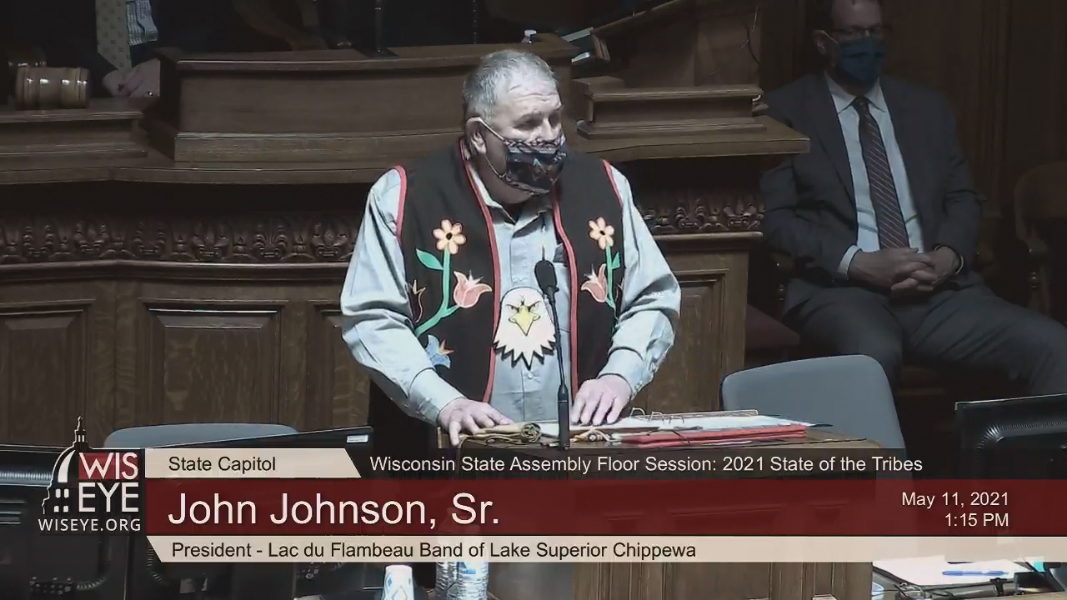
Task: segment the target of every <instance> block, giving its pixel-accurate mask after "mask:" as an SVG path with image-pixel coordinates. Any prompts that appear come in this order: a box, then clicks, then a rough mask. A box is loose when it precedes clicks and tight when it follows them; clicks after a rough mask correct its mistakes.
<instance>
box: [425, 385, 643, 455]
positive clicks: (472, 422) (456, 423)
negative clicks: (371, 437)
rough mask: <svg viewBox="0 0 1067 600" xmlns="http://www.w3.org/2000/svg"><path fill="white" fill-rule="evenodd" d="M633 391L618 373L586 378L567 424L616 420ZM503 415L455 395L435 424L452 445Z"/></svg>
mask: <svg viewBox="0 0 1067 600" xmlns="http://www.w3.org/2000/svg"><path fill="white" fill-rule="evenodd" d="M632 394H633V392H632V390H631V389H630V384H628V383H626V380H625V379H623V378H622V377H619V376H618V375H610V374H609V375H601V376H600V377H598V378H596V379H590V380H589V381H586V382H585V383H583V384H582V385H581V387H579V388H578V393H577V394H575V395H574V404H573V405H572V406H571V423H575V424H578V425H592V426H594V427H598V426H600V425H603V424H604V423H614V422H615V421H618V420H619V416H620V415H621V414H622V409H623V408H625V407H626V405H627V404H628V403H629V402H630V396H631V395H632ZM511 422H512V421H511V419H509V418H507V417H505V416H504V415H502V414H501V413H500V411H498V410H497V409H495V408H493V407H492V406H489V403H488V402H477V401H474V400H470V399H467V398H456V399H455V400H453V401H451V402H449V403H448V404H446V405H445V407H444V408H442V409H441V412H440V413H438V414H437V423H438V425H440V426H441V429H443V430H445V431H447V432H448V439H449V440H450V441H451V442H452V446H459V436H460V434H461V433H469V434H477V433H480V432H481V431H482V429H487V428H490V427H495V426H497V425H509V424H511Z"/></svg>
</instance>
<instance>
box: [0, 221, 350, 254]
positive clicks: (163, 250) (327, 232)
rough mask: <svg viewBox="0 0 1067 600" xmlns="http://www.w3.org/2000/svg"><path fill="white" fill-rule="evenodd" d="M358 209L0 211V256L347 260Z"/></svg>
mask: <svg viewBox="0 0 1067 600" xmlns="http://www.w3.org/2000/svg"><path fill="white" fill-rule="evenodd" d="M359 221H360V214H359V213H355V212H353V213H331V214H292V215H284V214H275V215H240V216H233V217H211V218H204V219H186V218H172V219H167V218H163V217H114V216H95V215H70V216H56V217H49V218H31V217H15V218H0V236H2V237H0V243H2V245H0V264H19V263H43V262H66V261H91V260H145V261H164V262H203V263H301V262H307V263H310V262H320V263H321V262H325V263H333V262H347V261H348V260H349V259H350V258H351V256H352V247H353V245H354V243H355V239H356V233H357V232H358V229H359Z"/></svg>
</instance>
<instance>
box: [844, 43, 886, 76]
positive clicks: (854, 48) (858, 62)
mask: <svg viewBox="0 0 1067 600" xmlns="http://www.w3.org/2000/svg"><path fill="white" fill-rule="evenodd" d="M837 45H838V48H840V50H841V60H840V62H839V63H838V64H837V68H836V69H834V70H835V71H836V73H837V74H838V75H839V76H840V77H841V78H842V79H844V80H845V81H847V82H849V83H853V84H856V85H862V86H871V85H874V83H875V82H876V81H878V78H879V77H881V76H882V67H883V66H884V65H885V46H884V45H883V44H882V40H881V39H879V38H876V37H863V38H859V39H856V40H847V41H844V42H838V44H837Z"/></svg>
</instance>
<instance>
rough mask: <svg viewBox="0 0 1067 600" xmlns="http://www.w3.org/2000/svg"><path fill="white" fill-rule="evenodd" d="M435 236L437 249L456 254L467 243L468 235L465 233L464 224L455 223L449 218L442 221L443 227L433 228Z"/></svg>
mask: <svg viewBox="0 0 1067 600" xmlns="http://www.w3.org/2000/svg"><path fill="white" fill-rule="evenodd" d="M433 236H434V237H435V238H437V249H438V250H443V251H446V252H448V253H449V254H453V255H454V254H456V253H457V252H459V247H460V246H462V245H463V244H466V243H467V236H465V235H463V225H461V224H459V223H453V222H452V221H449V220H448V219H445V220H444V221H441V228H440V229H434V230H433Z"/></svg>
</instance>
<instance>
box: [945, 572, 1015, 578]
mask: <svg viewBox="0 0 1067 600" xmlns="http://www.w3.org/2000/svg"><path fill="white" fill-rule="evenodd" d="M941 574H942V575H944V576H945V577H1007V576H1008V572H1007V571H945V572H943V573H941Z"/></svg>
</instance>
